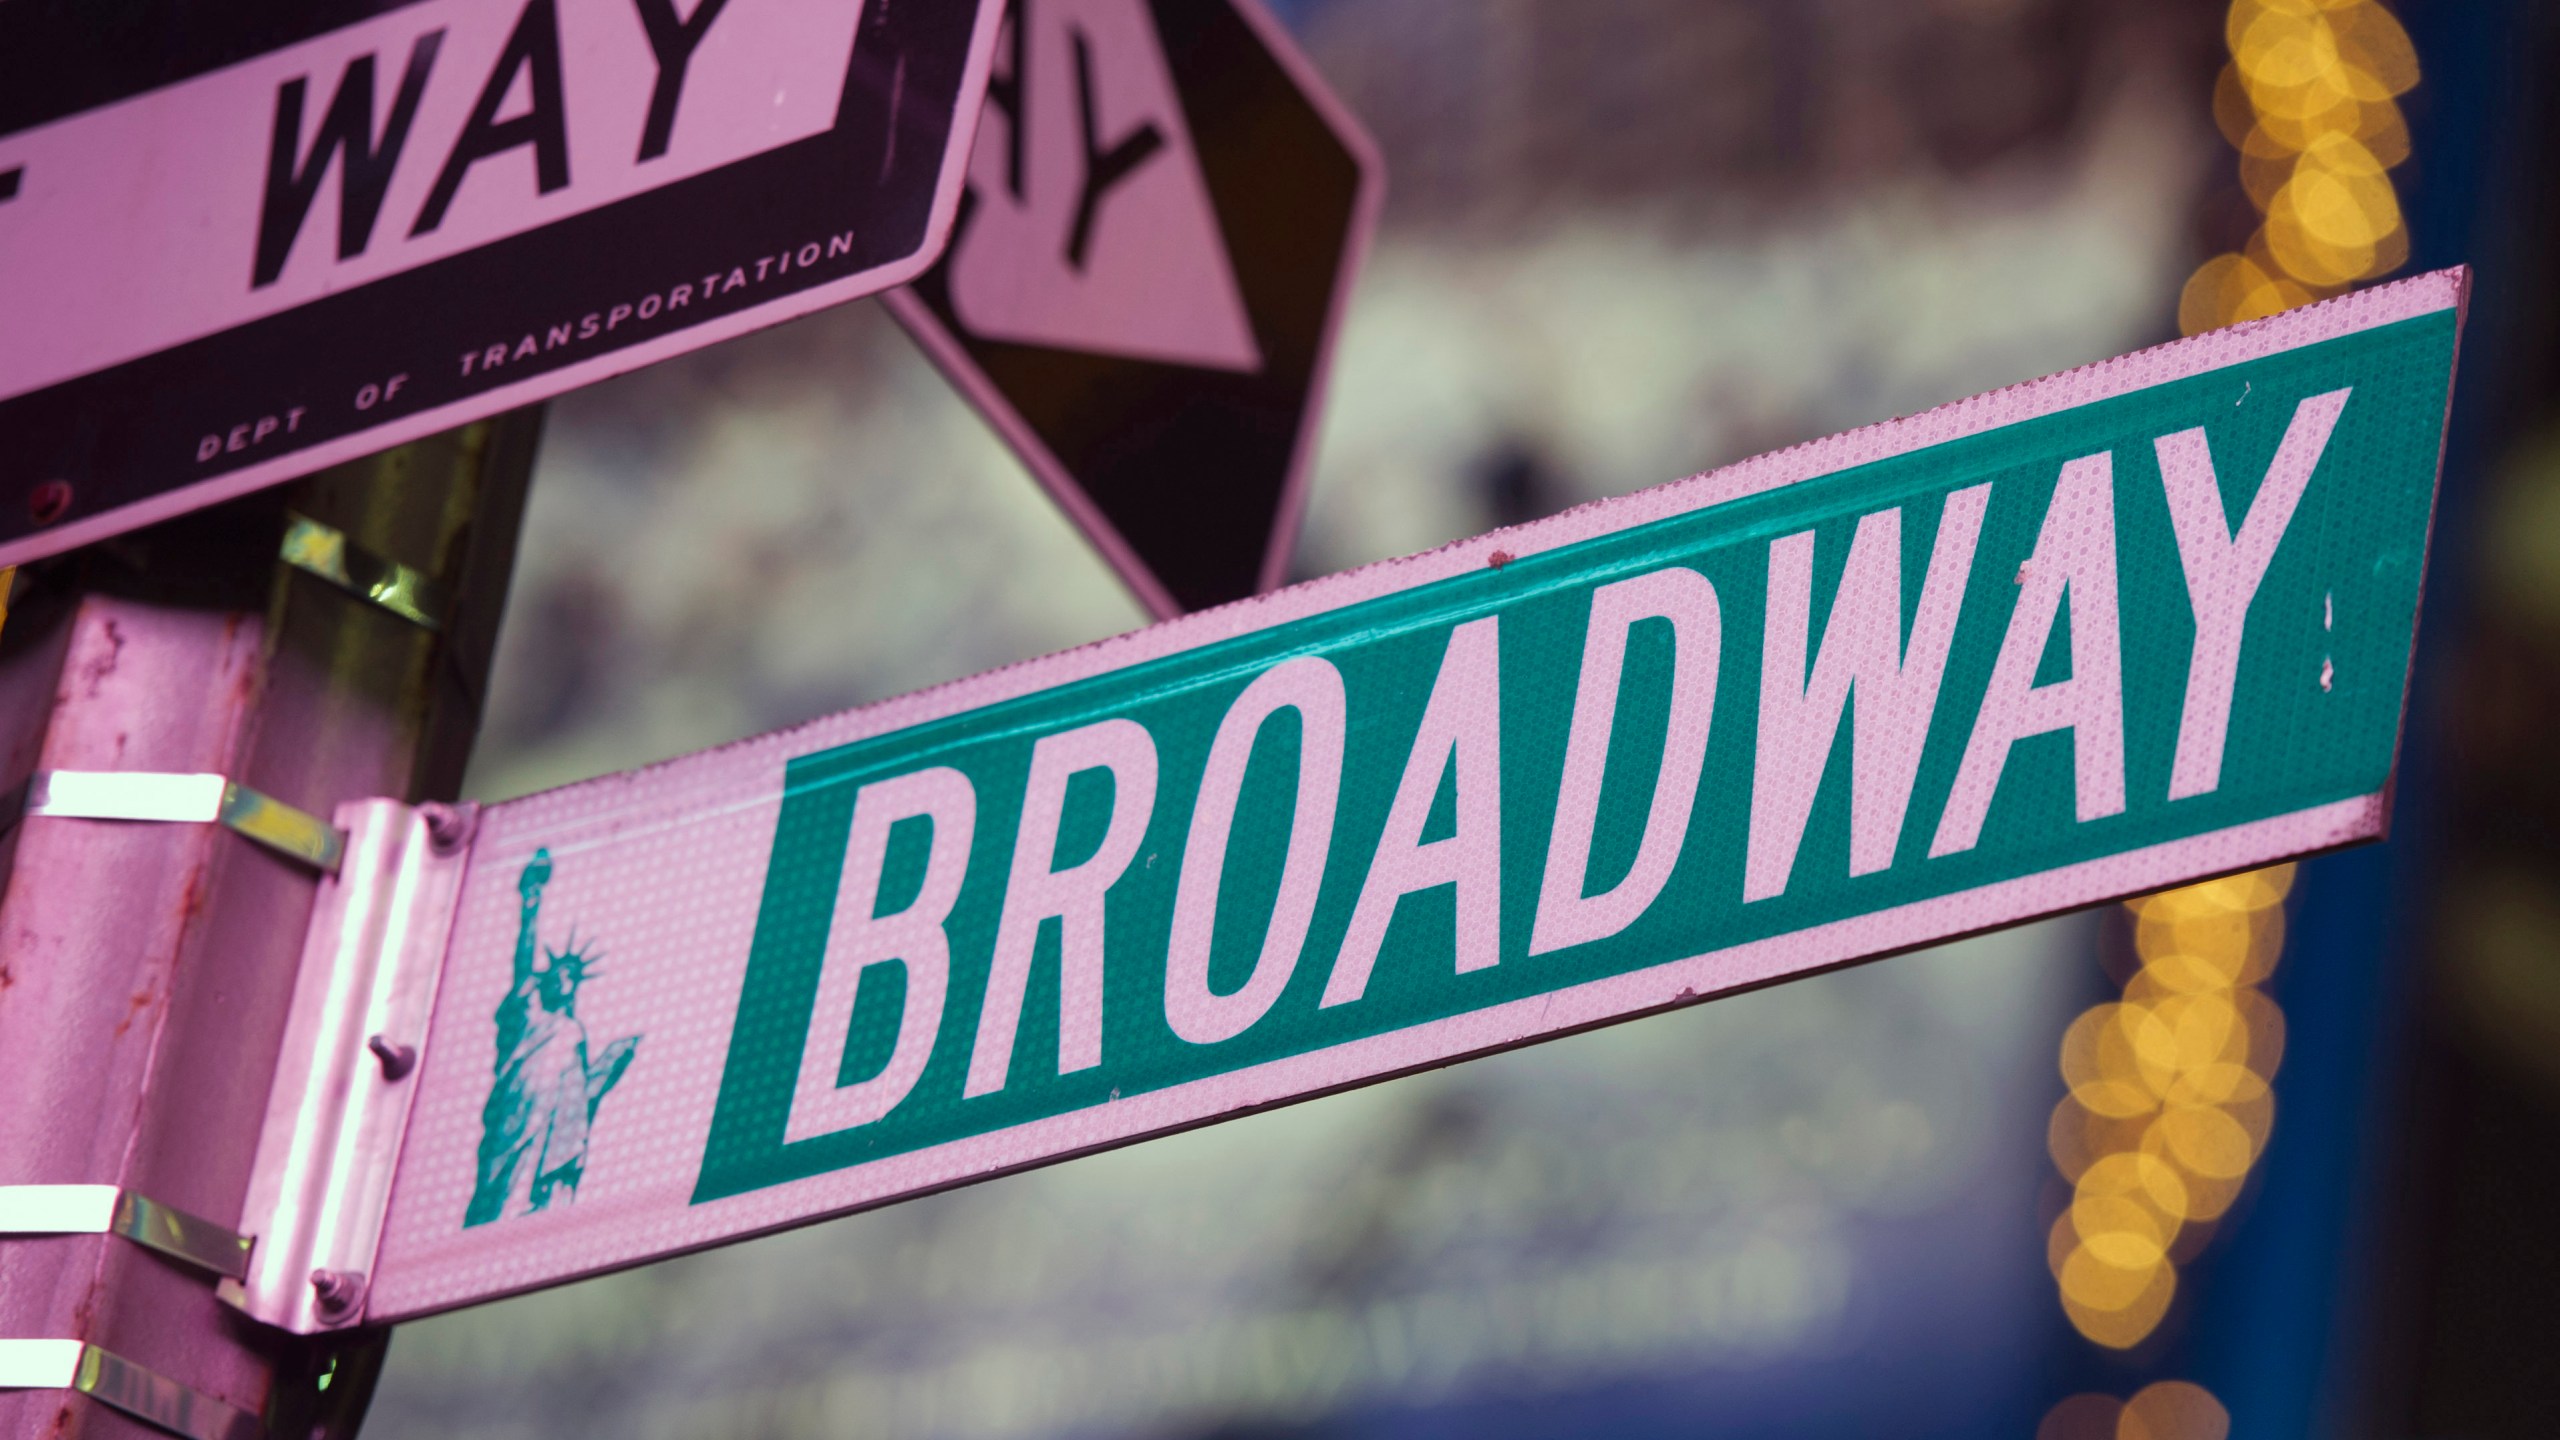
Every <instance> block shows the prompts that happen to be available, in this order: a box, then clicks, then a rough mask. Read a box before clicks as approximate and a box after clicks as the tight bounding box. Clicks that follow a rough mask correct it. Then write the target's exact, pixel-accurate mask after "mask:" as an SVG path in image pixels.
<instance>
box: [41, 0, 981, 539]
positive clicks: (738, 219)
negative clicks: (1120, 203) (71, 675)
mask: <svg viewBox="0 0 2560 1440" xmlns="http://www.w3.org/2000/svg"><path fill="white" fill-rule="evenodd" d="M269 8H270V9H272V8H273V7H269ZM998 8H999V7H998V4H997V0H937V3H934V4H925V5H911V4H882V3H877V0H873V3H864V0H807V3H794V4H787V5H769V4H754V5H735V4H729V3H727V0H705V3H700V4H694V5H691V6H690V7H689V8H685V9H684V11H683V14H682V15H681V17H679V14H678V9H679V7H678V6H677V5H676V4H675V3H674V0H634V3H626V4H615V5H596V4H583V3H573V4H562V3H559V0H416V3H409V4H401V5H391V6H385V5H365V6H353V7H350V6H323V5H299V6H288V7H285V8H284V9H282V10H280V11H277V12H276V13H273V14H268V13H264V12H263V11H262V12H261V14H260V15H259V16H258V17H257V18H256V19H255V20H254V21H253V20H252V19H250V18H249V17H248V16H247V15H246V14H245V12H241V11H238V10H237V9H236V8H228V7H226V8H217V9H215V10H211V11H207V10H204V9H203V7H194V6H187V5H182V4H177V3H174V0H145V3H143V4H142V5H140V6H138V7H137V6H131V5H128V6H115V7H99V6H50V5H48V6H26V5H9V6H0V252H5V253H6V254H7V255H8V257H9V263H8V264H7V265H6V266H0V315H5V316H6V317H8V318H7V321H6V322H5V323H6V326H7V329H6V332H5V333H6V337H7V343H5V344H0V564H10V563H15V562H17V561H21V560H26V559H31V558H35V557H38V556H41V555H46V554H52V553H55V552H57V551H61V550H66V549H70V548H72V547H73V546H76V545H80V544H85V543H87V542H89V541H92V540H96V539H100V538H103V537H105V536H108V535H113V534H116V533H118V532H120V531H123V530H128V529H132V528H134V527H136V526H138V525H142V524H147V523H150V522H152V521H154V520H159V519H165V518H167V517H168V516H170V515H174V514H178V513H181V512H183V511H186V510H190V509H194V508H197V507H199V506H203V505H207V504H211V503H213V502H214V501H217V500H221V499H225V498H228V497H230V496H234V495H239V494H243V493H245V492H247V491H249V490H252V489H255V488H257V487H259V486H263V485H269V484H273V483H276V482H278V481H282V480H288V479H292V478H294V477H296V476H299V475H304V474H308V473H310V472H312V471H314V470H317V469H320V468H322V467H324V466H326V465H330V464H334V463H336V462H338V461H340V460H346V459H351V458H354V457H356V456H359V455H364V454H369V453H372V452H374V451H377V450H381V449H383V448H385V447H386V446H389V445H391V444H394V443H396V442H399V441H402V440H407V439H412V438H415V437H418V436H422V435H426V434H429V433H431V432H435V431H441V430H447V429H451V428H452V427H454V426H456V425H459V424H462V423H464V422H465V421H469V420H473V419H476V418H479V417H482V416H487V415H492V414H495V413H498V412H499V411H502V410H507V409H512V408H514V407H517V406H521V405H525V404H528V403H530V402H533V401H536V400H541V399H544V398H547V397H549V396H552V395H557V394H560V393H562V392H564V391H567V390H570V389H574V388H576V387H577V386H580V385H584V384H587V383H589V382H591V381H594V380H598V379H602V378H604V377H605V376H607V375H612V374H616V373H619V372H621V371H624V370H629V369H632V368H634V367H636V366H639V365H643V364H646V363H648V362H650V361H653V360H658V359H662V358H665V357H667V356H669V355H675V354H680V353H682V352H684V351H687V350H691V349H696V348H699V347H701V346H703V345H708V344H711V343H713V342H715V341H718V340H721V339H725V338H727V337H729V336H732V335H737V334H740V333H743V332H745V331H748V330H752V329H755V328H758V327H760V326H764V325H770V324H773V323H775V322H777V321H780V320H785V319H789V318H790V317H792V316H795V315H800V314H805V313H807V312H809V311H811V310H814V309H817V308H820V307H822V306H826V305H831V304H836V303H839V302H841V301H844V300H849V299H852V298H855V297H856V296H860V295H867V294H870V293H872V292H874V291H877V290H880V289H883V288H886V287H889V286H893V285H897V284H901V283H903V282H905V281H906V280H908V279H910V278H912V277H913V276H914V275H916V274H917V273H918V272H920V271H921V270H922V269H923V268H924V267H925V266H926V265H927V264H929V263H930V262H931V261H932V259H933V258H934V256H935V255H936V254H938V253H939V251H940V249H941V247H942V244H943V241H944V239H945V238H946V236H947V235H948V232H949V226H950V221H951V217H952V215H953V213H954V212H955V210H956V208H957V206H958V204H959V193H960V184H961V178H962V174H961V172H962V168H963V166H964V164H965V162H966V159H967V156H968V153H969V141H970V138H971V135H972V134H973V132H974V130H975V128H976V122H977V116H978V113H979V103H980V99H981V96H982V93H983V90H984V86H985V82H986V71H987V65H988V63H989V60H990V57H991V54H992V50H993V45H994V41H995V30H996V20H997V11H998ZM137 9H139V10H140V11H142V12H145V13H144V14H143V15H141V16H140V17H136V16H135V15H134V14H132V13H131V12H133V11H135V10H137ZM137 18H138V19H139V21H140V22H141V23H139V24H138V23H137ZM145 26H147V29H148V33H149V35H150V36H151V43H149V44H140V43H135V41H134V40H133V38H132V36H131V35H130V34H129V33H128V31H129V30H131V29H139V28H144V27H145ZM170 177H182V178H179V179H172V178H170Z"/></svg>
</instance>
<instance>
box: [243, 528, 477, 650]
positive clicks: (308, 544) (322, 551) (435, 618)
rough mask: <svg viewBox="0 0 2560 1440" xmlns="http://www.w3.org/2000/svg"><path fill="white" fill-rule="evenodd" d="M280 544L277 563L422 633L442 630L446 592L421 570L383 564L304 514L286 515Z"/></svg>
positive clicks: (394, 562) (338, 532)
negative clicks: (336, 589) (320, 581)
mask: <svg viewBox="0 0 2560 1440" xmlns="http://www.w3.org/2000/svg"><path fill="white" fill-rule="evenodd" d="M286 522H287V523H286V525H285V531H284V544H283V545H282V546H281V547H280V548H279V549H278V551H277V558H279V559H281V560H283V561H284V563H286V564H287V565H290V566H292V567H293V568H294V569H296V570H300V571H302V572H303V573H305V574H307V575H316V576H318V577H319V578H321V579H323V580H326V581H328V582H329V583H330V584H332V585H335V586H337V587H338V588H339V589H341V590H344V591H346V592H347V593H348V594H350V595H353V596H355V597H356V598H357V599H359V600H369V601H371V602H373V603H374V604H376V605H379V606H381V607H382V608H383V609H385V610H388V611H390V612H391V613H392V614H394V615H397V616H399V617H400V618H401V619H403V620H406V621H408V622H409V623H410V624H412V625H415V626H417V627H419V628H420V629H422V630H439V629H442V628H443V625H444V621H443V616H444V613H445V609H446V605H447V603H448V602H447V601H446V598H445V593H444V587H442V586H440V585H438V584H437V583H436V582H435V578H434V577H433V576H431V575H428V574H427V573H426V572H425V571H422V570H413V569H411V568H410V567H408V566H406V565H403V564H401V563H400V562H399V561H397V560H386V559H384V558H383V557H381V556H379V555H376V554H374V553H373V552H372V551H370V550H367V549H365V548H364V547H363V546H360V545H358V544H356V543H355V542H354V541H352V540H350V539H348V538H347V534H346V532H345V531H343V530H340V529H338V528H337V527H336V526H333V525H324V524H322V523H321V522H319V521H317V520H314V519H312V518H311V517H309V516H307V515H296V514H293V513H292V512H290V511H288V512H286Z"/></svg>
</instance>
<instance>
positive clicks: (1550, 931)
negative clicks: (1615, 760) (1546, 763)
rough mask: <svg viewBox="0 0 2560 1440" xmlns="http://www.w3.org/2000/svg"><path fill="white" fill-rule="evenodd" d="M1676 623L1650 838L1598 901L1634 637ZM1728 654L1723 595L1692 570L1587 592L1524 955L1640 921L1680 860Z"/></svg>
mask: <svg viewBox="0 0 2560 1440" xmlns="http://www.w3.org/2000/svg"><path fill="white" fill-rule="evenodd" d="M1650 619H1660V620H1666V621H1668V622H1670V625H1671V645H1672V658H1671V715H1670V720H1669V723H1668V725H1667V726H1666V727H1665V730H1664V733H1663V737H1662V757H1661V766H1662V768H1661V769H1660V771H1659V772H1658V773H1657V774H1656V775H1655V777H1654V782H1653V801H1652V804H1651V806H1650V807H1649V808H1648V810H1647V811H1646V814H1645V822H1644V835H1643V838H1641V839H1640V840H1638V841H1637V842H1636V858H1635V862H1634V863H1633V864H1632V865H1630V866H1628V867H1627V873H1626V876H1625V878H1623V879H1621V880H1620V881H1619V882H1618V883H1617V884H1616V885H1615V886H1613V887H1611V888H1610V889H1609V890H1607V891H1605V892H1603V893H1601V894H1598V895H1585V894H1583V893H1582V892H1583V889H1584V887H1585V886H1586V885H1587V884H1588V883H1589V881H1590V870H1591V841H1592V837H1593V834H1594V832H1595V831H1597V830H1598V828H1599V824H1600V781H1601V778H1602V776H1603V774H1604V773H1605V772H1606V771H1607V769H1608V765H1609V736H1610V734H1611V732H1612V731H1613V730H1614V729H1615V727H1616V723H1617V717H1618V682H1619V679H1620V677H1621V675H1622V674H1623V673H1624V671H1625V668H1626V659H1627V634H1628V632H1629V631H1630V630H1632V629H1633V628H1634V627H1635V624H1636V622H1637V621H1639V620H1650ZM1723 653H1724V621H1723V617H1722V615H1721V614H1720V613H1719V611H1718V610H1717V608H1716V591H1715V587H1714V586H1713V585H1710V584H1708V583H1707V577H1706V576H1704V575H1701V574H1699V573H1698V572H1697V571H1695V570H1685V569H1677V568H1674V569H1669V570H1656V571H1654V572H1653V573H1652V574H1650V575H1639V576H1637V577H1635V578H1634V579H1632V580H1621V581H1618V582H1617V583H1615V584H1612V585H1603V586H1601V587H1600V588H1599V589H1598V590H1595V591H1593V592H1592V594H1591V625H1590V629H1589V631H1588V632H1587V634H1586V636H1585V638H1584V640H1583V642H1582V676H1581V679H1580V682H1579V683H1578V684H1577V686H1576V687H1575V694H1574V701H1573V726H1572V729H1571V730H1570V731H1568V732H1567V734H1566V737H1565V744H1564V778H1563V780H1562V782H1561V784H1560V785H1559V787H1558V789H1557V792H1556V823H1555V833H1554V836H1553V838H1552V839H1551V840H1550V841H1549V842H1548V846H1547V873H1546V878H1545V880H1544V882H1543V883H1542V884H1541V885H1540V887H1539V891H1538V917H1537V920H1536V922H1535V923H1534V924H1533V925H1531V927H1530V934H1529V953H1530V954H1532V955H1544V954H1546V953H1547V952H1549V951H1551V950H1562V949H1565V948H1566V947H1568V946H1573V945H1585V944H1589V943H1590V942H1592V941H1594V940H1604V939H1607V938H1608V937H1609V936H1612V935H1615V934H1617V933H1618V932H1619V931H1621V930H1624V929H1626V928H1627V927H1628V926H1629V925H1632V924H1634V923H1635V922H1636V917H1638V916H1640V915H1642V914H1643V913H1644V912H1645V907H1647V906H1649V905H1651V904H1652V903H1653V901H1654V897H1656V896H1658V895H1660V894H1661V893H1662V887H1663V886H1664V885H1665V884H1667V883H1669V881H1670V879H1671V870H1672V867H1673V866H1675V865H1677V864H1678V863H1679V860H1680V845H1681V842H1682V841H1683V840H1685V839H1687V838H1688V834H1689V813H1690V811H1691V809H1692V808H1693V807H1694V806H1695V805H1696V804H1697V799H1698V775H1699V772H1700V770H1701V768H1702V767H1703V766H1704V765H1705V763H1706V756H1707V722H1708V721H1709V719H1711V718H1712V717H1713V715H1714V713H1715V708H1716V671H1717V668H1718V666H1719V665H1720V664H1721V663H1722V659H1723Z"/></svg>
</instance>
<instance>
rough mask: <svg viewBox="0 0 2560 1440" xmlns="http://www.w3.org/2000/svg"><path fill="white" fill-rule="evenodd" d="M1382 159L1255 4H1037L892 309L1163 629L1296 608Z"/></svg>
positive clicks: (1025, 12)
mask: <svg viewBox="0 0 2560 1440" xmlns="http://www.w3.org/2000/svg"><path fill="white" fill-rule="evenodd" d="M1381 173H1382V172H1381V170H1380V167H1379V164H1378V161H1377V158H1376V152H1375V149H1374V147H1373V146H1372V145H1371V144H1370V143H1369V140H1368V139H1367V137H1366V136H1365V135H1363V134H1362V133H1361V131H1360V129H1359V127H1358V125H1357V123H1356V122H1354V121H1353V120H1352V118H1351V117H1350V115H1349V113H1348V112H1347V111H1346V110H1344V109H1343V107H1342V105H1341V104H1340V102H1339V101H1337V100H1335V99H1334V98H1333V97H1332V96H1331V95H1330V94H1329V93H1327V92H1326V91H1325V89H1324V88H1323V86H1322V84H1321V82H1320V81H1318V79H1317V78H1316V76H1315V73H1314V71H1313V69H1312V68H1311V67H1310V66H1309V65H1308V63H1307V61H1306V59H1305V57H1304V56H1302V55H1300V54H1299V53H1298V52H1297V50H1296V49H1295V47H1294V46H1293V45H1291V43H1290V41H1289V39H1288V36H1287V35H1286V33H1285V32H1284V31H1283V30H1282V29H1281V28H1280V26H1279V25H1278V24H1277V23H1276V22H1274V21H1273V20H1272V18H1271V17H1270V16H1269V15H1268V14H1266V13H1264V12H1263V10H1262V9H1261V8H1260V7H1259V5H1258V4H1257V3H1255V0H1210V3H1206V4H1189V3H1178V0H1015V3H1014V4H1013V6H1012V7H1011V11H1010V13H1009V15H1008V17H1007V19H1006V22H1005V28H1004V31H1003V34H1002V37H1001V39H1000V40H999V42H998V44H997V47H996V56H995V61H994V68H993V73H992V77H991V79H990V81H989V83H988V87H987V106H986V116H985V118H984V119H983V120H982V121H981V123H980V126H979V131H978V141H977V148H976V150H975V151H974V152H973V153H972V155H971V156H970V161H969V187H968V191H967V194H966V195H965V196H964V197H963V200H962V203H961V210H960V218H959V221H958V223H957V224H956V225H955V226H954V228H953V231H952V241H951V248H950V250H949V251H948V252H947V253H946V254H945V256H944V258H943V260H942V262H941V263H940V264H938V265H937V266H935V268H934V269H933V270H932V271H931V272H930V273H928V274H927V275H925V276H924V277H923V278H922V279H920V280H918V281H917V282H916V283H915V285H914V286H913V287H912V288H910V289H907V290H903V291H898V292H894V293H893V294H892V295H891V296H890V297H889V303H890V307H891V309H892V310H893V311H894V312H895V313H896V314H897V316H898V318H899V319H900V320H901V321H902V322H904V323H905V324H906V326H907V328H908V329H909V330H910V331H911V332H913V333H914V334H915V336H916V338H917V339H918V341H919V342H921V343H922V344H923V345H924V347H925V350H926V352H927V353H928V354H930V355H931V356H932V357H933V358H934V361H935V363H937V364H938V365H940V366H941V367H942V368H943V370H944V371H945V372H946V373H948V374H949V375H950V376H951V377H952V379H953V381H954V383H956V384H958V385H959V386H960V388H961V390H962V391H963V393H965V394H967V395H968V396H969V398H970V400H971V401H972V402H973V403H975V404H976V405H977V406H978V407H979V409H980V410H981V411H983V412H984V413H985V414H986V416H987V418H988V419H989V421H990V422H992V423H993V424H994V425H995V427H996V428H997V430H998V431H1000V432H1001V433H1002V434H1003V435H1004V437H1005V439H1006V440H1007V441H1008V442H1009V443H1010V444H1012V446H1013V447H1014V449H1015V450H1016V451H1017V452H1018V453H1019V454H1020V455H1021V456H1022V458H1023V461H1024V463H1025V464H1027V465H1029V466H1030V468H1031V470H1032V472H1033V474H1034V475H1036V476H1037V477H1038V478H1039V479H1040V482H1041V483H1042V484H1043V485H1044V486H1046V487H1047V488H1048V490H1049V491H1050V493H1051V495H1053V496H1054V497H1055V498H1056V499H1057V501H1058V503H1059V504H1060V505H1061V506H1063V507H1064V508H1065V509H1066V511H1067V513H1068V514H1069V515H1070V516H1071V517H1073V518H1074V520H1075V522H1076V523H1077V524H1078V525H1079V526H1080V527H1082V528H1083V530H1084V531H1085V533H1086V534H1087V535H1088V536H1089V537H1091V539H1092V540H1093V542H1094V543H1095V544H1096V545H1097V546H1099V547H1100V548H1101V550H1102V552H1103V554H1104V556H1105V557H1106V558H1107V559H1109V560H1110V562H1111V564H1112V566H1113V568H1115V569H1116V570H1118V571H1119V572H1120V575H1121V577H1122V578H1123V579H1124V580H1126V581H1127V582H1128V584H1129V585H1130V587H1131V588H1132V589H1133V590H1135V591H1136V592H1137V593H1138V596H1139V598H1140V599H1141V600H1143V601H1144V602H1145V603H1146V604H1147V606H1148V608H1149V609H1151V610H1153V611H1154V612H1155V613H1157V614H1158V615H1173V614H1177V613H1180V612H1181V611H1184V610H1193V609H1198V608H1200V607H1202V606H1205V605H1212V604H1217V603H1220V602H1222V601H1227V600H1234V599H1238V598H1240V597H1242V596H1246V595H1250V594H1253V593H1255V592H1256V591H1259V590H1267V589H1269V588H1271V587H1272V586H1273V585H1276V584H1278V583H1279V581H1280V579H1281V578H1282V576H1283V575H1284V574H1285V573H1286V571H1287V568H1288V559H1289V552H1290V546H1291V542H1292V540H1293V539H1294V536H1295V534H1296V529H1297V519H1298V508H1299V504H1300V492H1301V487H1302V486H1303V484H1304V481H1305V470H1306V463H1307V451H1308V447H1309V444H1310V442H1311V440H1312V437H1313V435H1314V432H1315V421H1316V416H1317V411H1318V408H1319V404H1320V401H1321V398H1322V392H1323V385H1324V375H1325V366H1326V355H1327V351H1328V347H1329V345H1330V342H1331V338H1332V331H1333V328H1334V325H1335V322H1336V319H1337V317H1338V314H1339V311H1340V309H1341V305H1342V300H1343V297H1344V296H1345V295H1346V294H1347V292H1348V290H1349V288H1350V284H1351V279H1352V273H1353V271H1354V270H1355V269H1356V267H1357V265H1358V261H1359V258H1360V255H1361V253H1362V251H1363V250H1364V249H1365V248H1366V246H1367V243H1368V237H1369V233H1370V230H1371V228H1372V227H1373V225H1374V224H1375V218H1376V212H1377V206H1378V202H1379V197H1380V194H1381V190H1382V183H1383V182H1382V180H1381Z"/></svg>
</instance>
